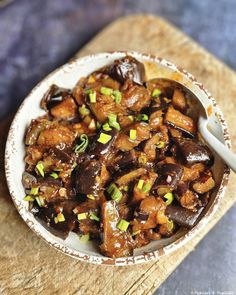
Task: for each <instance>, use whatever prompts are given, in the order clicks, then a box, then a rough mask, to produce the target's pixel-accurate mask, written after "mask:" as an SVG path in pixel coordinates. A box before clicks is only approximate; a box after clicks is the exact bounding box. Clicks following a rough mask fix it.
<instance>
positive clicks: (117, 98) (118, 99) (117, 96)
mask: <svg viewBox="0 0 236 295" xmlns="http://www.w3.org/2000/svg"><path fill="white" fill-rule="evenodd" d="M112 97H113V98H114V100H115V103H117V104H119V103H121V100H122V94H121V92H120V91H119V90H114V91H113V93H112Z"/></svg>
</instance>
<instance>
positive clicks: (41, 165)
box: [36, 162, 45, 177]
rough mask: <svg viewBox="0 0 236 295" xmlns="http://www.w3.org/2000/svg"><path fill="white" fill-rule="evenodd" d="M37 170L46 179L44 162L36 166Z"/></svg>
mask: <svg viewBox="0 0 236 295" xmlns="http://www.w3.org/2000/svg"><path fill="white" fill-rule="evenodd" d="M36 169H37V171H38V172H39V174H40V175H41V176H42V177H44V175H45V173H44V166H43V163H42V162H38V164H37V165H36Z"/></svg>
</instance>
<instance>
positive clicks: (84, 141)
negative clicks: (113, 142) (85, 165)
mask: <svg viewBox="0 0 236 295" xmlns="http://www.w3.org/2000/svg"><path fill="white" fill-rule="evenodd" d="M80 141H81V143H80V144H77V145H76V146H75V147H74V152H75V153H78V154H79V153H83V152H84V151H85V150H86V148H87V147H88V144H89V140H88V136H87V135H86V134H81V135H80Z"/></svg>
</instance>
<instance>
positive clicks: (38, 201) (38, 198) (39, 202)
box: [35, 196, 45, 207]
mask: <svg viewBox="0 0 236 295" xmlns="http://www.w3.org/2000/svg"><path fill="white" fill-rule="evenodd" d="M35 200H36V201H37V203H38V205H39V207H44V206H45V202H44V199H43V198H42V197H41V196H38V197H36V198H35Z"/></svg>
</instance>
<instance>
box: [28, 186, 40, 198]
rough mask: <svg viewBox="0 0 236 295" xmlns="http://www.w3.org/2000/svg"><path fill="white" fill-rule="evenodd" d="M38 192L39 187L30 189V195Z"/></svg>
mask: <svg viewBox="0 0 236 295" xmlns="http://www.w3.org/2000/svg"><path fill="white" fill-rule="evenodd" d="M38 193H39V187H32V188H31V190H30V195H33V196H36V195H38Z"/></svg>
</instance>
